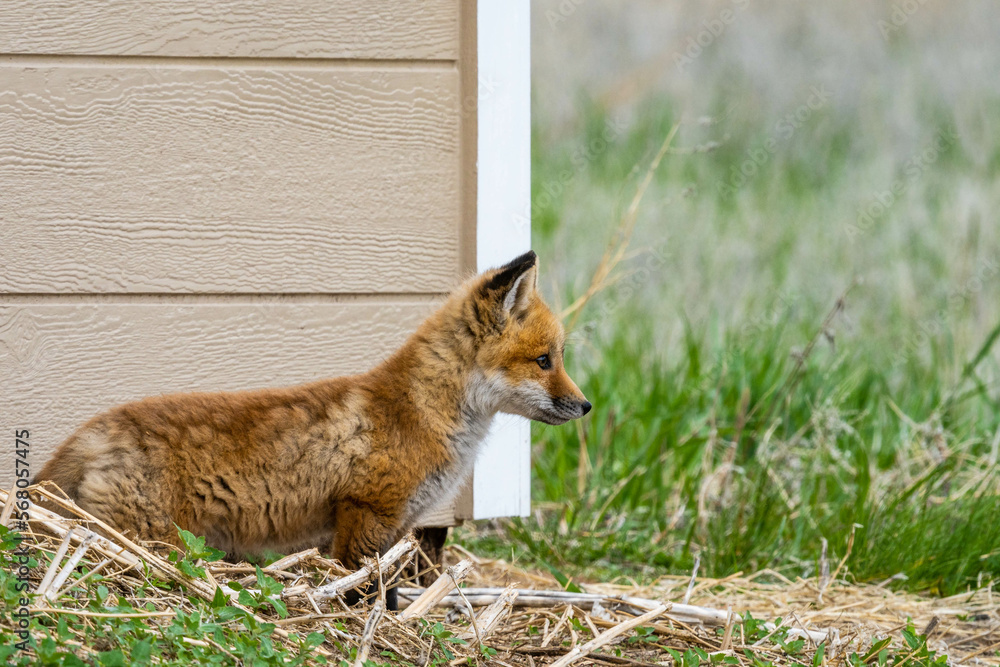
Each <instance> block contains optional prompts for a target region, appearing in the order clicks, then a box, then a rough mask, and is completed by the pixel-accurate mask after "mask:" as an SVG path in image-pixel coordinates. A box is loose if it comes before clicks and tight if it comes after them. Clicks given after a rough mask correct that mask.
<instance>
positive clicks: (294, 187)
mask: <svg viewBox="0 0 1000 667" xmlns="http://www.w3.org/2000/svg"><path fill="white" fill-rule="evenodd" d="M473 13H474V3H472V2H469V3H461V4H460V3H458V2H456V1H454V0H422V1H420V2H417V1H415V0H414V1H406V0H403V1H400V0H377V1H375V0H364V1H360V0H356V1H350V2H334V3H331V2H326V1H323V2H319V1H315V0H296V1H294V2H292V1H278V2H275V1H273V0H267V1H265V0H257V1H254V2H246V1H243V2H228V1H226V2H214V3H205V2H194V1H192V0H169V1H168V0H134V1H132V2H117V1H112V0H71V1H70V2H65V1H59V2H56V1H54V0H40V1H39V0H8V1H7V2H4V3H2V4H0V225H2V236H3V239H2V243H0V265H2V266H3V271H2V272H0V375H2V377H3V382H2V384H0V406H2V411H0V426H2V431H0V433H2V434H3V438H4V439H5V441H4V442H2V443H0V446H2V449H0V451H2V455H0V461H2V462H3V464H2V468H0V485H3V486H7V485H9V484H10V482H11V480H12V477H13V453H12V447H13V433H14V430H15V429H28V430H30V432H31V442H32V463H33V466H34V467H35V470H37V469H38V468H39V467H40V466H41V464H42V462H43V461H44V459H45V458H46V456H47V455H48V454H49V453H51V451H52V450H53V449H54V448H55V447H56V446H57V445H58V444H59V443H60V442H61V441H62V440H63V439H64V438H65V437H66V436H68V435H69V434H70V432H71V431H72V430H73V428H74V427H75V426H76V425H78V424H79V423H81V422H82V421H83V420H85V419H87V418H89V417H90V416H92V415H93V414H95V413H96V412H98V411H100V410H102V409H105V408H107V407H110V406H112V405H115V404H117V403H120V402H123V401H127V400H131V399H136V398H140V397H142V396H146V395H150V394H157V393H165V392H173V391H191V390H209V391H211V390H224V389H245V388H252V387H261V386H278V385H287V384H296V383H301V382H306V381H310V380H314V379H317V378H320V377H324V376H330V375H337V374H342V373H349V372H356V371H360V370H363V369H365V368H367V367H369V366H371V365H372V364H373V363H375V362H377V361H378V360H379V359H381V358H382V357H384V356H385V355H386V354H387V353H389V352H390V351H391V350H392V349H393V348H394V347H396V346H397V345H398V344H399V343H400V342H402V340H403V339H404V338H405V337H406V335H407V334H408V333H409V332H410V331H412V329H413V328H414V327H415V326H416V324H417V323H418V322H419V321H420V320H421V318H422V317H423V316H424V315H426V314H427V313H428V312H429V311H430V309H431V308H432V307H433V304H434V303H435V302H436V301H437V300H438V299H439V298H440V296H441V295H442V294H443V293H444V292H446V291H447V290H448V289H450V288H451V287H452V286H454V285H455V284H456V283H457V282H458V280H459V279H460V278H461V276H462V275H464V273H465V272H466V271H468V270H470V269H471V268H472V262H473V259H472V258H474V257H475V248H474V247H473V244H474V239H475V233H474V230H475V219H474V218H475V205H474V202H475V199H474V188H472V191H471V192H470V180H469V174H470V173H472V172H473V170H474V161H475V149H474V145H475V142H474V137H475V126H474V123H475V120H474V116H475V114H474V113H471V114H470V113H469V111H470V108H469V106H470V105H469V100H472V101H473V105H474V100H475V93H476V91H475V62H474V60H475V46H474V42H475V17H474V15H471V16H470V14H473ZM470 42H471V44H470ZM463 100H464V101H465V102H464V104H463ZM470 138H471V139H472V140H471V141H470ZM8 441H9V442H8Z"/></svg>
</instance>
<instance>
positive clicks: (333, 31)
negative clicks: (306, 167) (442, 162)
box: [0, 0, 459, 60]
mask: <svg viewBox="0 0 1000 667" xmlns="http://www.w3.org/2000/svg"><path fill="white" fill-rule="evenodd" d="M458 6H459V3H458V1H457V0H335V1H334V2H330V1H329V0H238V1H237V0H218V1H216V0H212V1H209V2H205V1H204V0H201V1H198V0H80V1H77V2H66V1H65V0H4V1H3V2H2V3H0V53H8V54H64V55H65V54H86V55H113V56H123V55H127V56H179V57H246V58H366V59H367V58H372V59H426V60H431V59H441V60H455V59H456V58H457V57H458V11H459V9H458Z"/></svg>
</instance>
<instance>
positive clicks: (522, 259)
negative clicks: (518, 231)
mask: <svg viewBox="0 0 1000 667" xmlns="http://www.w3.org/2000/svg"><path fill="white" fill-rule="evenodd" d="M537 263H538V255H537V254H535V251H534V250H529V251H528V252H526V253H524V254H523V255H519V256H518V257H515V258H514V259H512V260H510V261H509V262H507V264H505V265H504V266H503V267H502V268H503V269H514V268H516V269H520V270H521V271H526V270H527V269H528V268H530V267H532V266H534V265H535V264H537Z"/></svg>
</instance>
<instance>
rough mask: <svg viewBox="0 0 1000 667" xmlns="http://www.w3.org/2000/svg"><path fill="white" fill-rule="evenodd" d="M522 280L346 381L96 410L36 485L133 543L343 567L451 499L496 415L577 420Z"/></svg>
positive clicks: (484, 294)
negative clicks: (308, 551)
mask: <svg viewBox="0 0 1000 667" xmlns="http://www.w3.org/2000/svg"><path fill="white" fill-rule="evenodd" d="M536 272H537V267H536V257H535V254H534V253H528V254H526V255H523V256H521V257H519V258H517V259H515V260H514V261H513V262H511V263H510V264H508V265H506V266H504V267H500V268H498V269H493V270H491V271H487V272H485V273H483V274H481V275H479V276H476V277H474V278H472V279H470V280H469V281H467V282H466V283H464V284H463V285H462V286H461V287H459V288H458V289H457V290H456V291H455V292H454V293H453V294H452V295H450V296H449V298H448V299H447V301H446V302H445V303H444V304H443V305H442V306H441V307H440V308H439V309H438V310H437V312H435V313H434V314H432V315H431V316H430V317H429V318H428V319H427V320H426V321H425V322H424V323H423V324H422V325H421V326H420V327H419V328H418V329H417V331H416V332H415V333H414V334H413V335H412V336H411V337H410V338H409V340H407V342H406V343H405V344H404V345H403V346H402V347H401V348H400V349H399V350H398V351H397V352H396V353H395V354H394V355H393V356H392V357H390V358H389V359H387V360H386V361H385V362H384V363H382V364H381V365H379V366H377V367H376V368H374V369H372V370H371V371H369V372H368V373H364V374H362V375H356V376H352V377H343V378H335V379H331V380H324V381H321V382H315V383H312V384H307V385H302V386H298V387H291V388H285V389H268V390H261V391H250V392H239V393H200V394H177V395H170V396H158V397H154V398H147V399H145V400H142V401H138V402H135V403H129V404H126V405H122V406H120V407H117V408H114V409H112V410H109V411H108V412H105V413H103V414H101V415H99V416H97V417H95V418H94V419H92V420H90V421H89V422H87V423H86V424H84V425H83V426H82V427H81V428H80V429H79V430H78V431H77V432H76V433H75V434H74V435H73V436H71V437H70V438H69V439H68V440H67V441H66V442H65V443H63V444H62V446H61V447H60V448H59V449H58V451H57V452H56V454H55V456H54V457H53V458H52V459H51V460H50V461H49V462H48V464H47V465H45V467H44V468H43V469H42V471H41V472H40V473H39V475H38V477H37V479H36V481H42V480H53V481H55V482H56V483H57V484H59V486H60V487H61V488H62V489H63V490H64V491H66V492H67V493H68V494H69V495H70V496H71V497H72V498H73V499H74V500H76V502H77V503H79V504H80V506H81V507H83V508H84V509H86V510H88V511H89V512H91V513H93V514H94V515H95V516H97V517H99V518H101V519H103V520H105V521H107V522H108V523H110V524H112V525H115V526H116V527H117V528H119V529H122V530H129V531H134V532H135V533H136V535H137V536H138V537H139V538H142V539H151V540H161V541H164V542H169V543H175V544H176V543H177V539H178V538H177V534H176V530H175V528H174V526H173V524H174V523H176V524H177V525H179V526H180V527H182V528H185V529H187V530H189V531H191V532H193V533H195V534H196V535H205V536H206V537H207V540H208V543H209V544H211V545H213V546H215V547H217V548H220V549H222V550H224V551H226V552H228V553H231V554H237V555H243V554H254V553H260V552H262V551H279V552H280V551H289V550H292V549H297V548H299V547H304V546H314V545H320V546H322V547H324V548H326V547H329V548H330V549H331V551H332V553H333V555H334V557H336V558H338V559H340V560H341V561H342V562H343V563H345V564H346V565H347V566H349V567H355V566H357V565H358V564H359V560H360V559H361V557H362V556H371V555H373V554H375V553H376V552H383V551H384V550H385V549H386V548H387V547H389V546H390V545H392V544H393V543H394V542H395V541H396V540H398V539H399V538H400V537H401V536H402V535H403V534H404V533H405V532H406V531H408V530H409V529H410V528H411V527H412V526H413V524H414V522H415V521H416V520H417V519H419V517H420V514H421V513H422V512H424V511H426V510H427V509H429V508H430V506H431V505H433V504H436V503H438V502H442V501H444V500H446V499H447V497H453V496H454V494H456V493H457V491H458V489H459V488H460V486H461V483H462V482H463V480H464V478H465V477H466V476H467V475H468V473H469V472H470V471H471V466H472V463H473V461H474V460H475V455H476V452H477V449H478V446H479V444H480V443H481V441H482V440H483V437H484V436H485V434H486V430H487V428H488V427H489V424H490V422H491V421H492V419H493V416H494V415H495V414H496V413H497V412H498V411H502V412H511V413H516V414H521V415H524V416H526V417H529V418H532V419H541V420H544V421H546V422H549V423H562V422H564V421H567V420H568V419H571V418H575V417H579V416H582V415H583V414H585V413H586V411H587V410H589V408H590V404H589V403H587V402H586V399H585V398H584V396H583V394H582V393H581V392H580V390H579V388H577V386H576V385H575V384H574V383H573V381H572V380H571V379H570V378H569V376H568V375H567V374H566V371H565V369H564V368H563V364H562V352H563V342H564V334H563V329H562V326H561V324H560V323H559V321H558V319H557V318H556V317H555V316H554V315H553V314H552V312H551V311H550V310H549V309H548V307H546V305H545V304H544V303H543V301H542V299H541V297H540V296H539V294H538V292H537V289H536ZM543 355H547V356H548V360H545V359H540V358H542V357H543Z"/></svg>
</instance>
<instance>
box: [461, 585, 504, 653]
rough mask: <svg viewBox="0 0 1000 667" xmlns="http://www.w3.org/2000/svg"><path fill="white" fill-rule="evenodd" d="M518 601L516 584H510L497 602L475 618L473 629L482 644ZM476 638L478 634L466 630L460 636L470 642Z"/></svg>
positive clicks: (492, 603)
mask: <svg viewBox="0 0 1000 667" xmlns="http://www.w3.org/2000/svg"><path fill="white" fill-rule="evenodd" d="M466 599H468V598H466ZM516 599H517V589H515V588H514V584H510V585H509V586H507V588H505V589H503V592H502V593H501V594H500V595H499V597H497V599H496V600H494V601H493V602H491V603H490V604H489V605H488V606H487V607H486V608H485V609H483V610H482V611H481V612H479V616H476V617H475V618H473V620H472V623H473V624H474V627H473V629H475V630H476V631H477V632H478V637H479V642H480V643H482V641H483V640H484V639H486V638H487V637H489V636H490V634H491V633H492V632H493V630H495V629H496V627H497V625H499V623H500V621H501V620H503V617H504V616H505V615H506V614H507V613H509V612H510V610H511V609H512V608H513V606H514V600H516ZM470 604H471V603H470ZM475 636H476V632H473V631H472V630H466V631H465V632H464V633H462V634H461V635H460V636H459V638H460V639H465V640H469V639H472V638H474V637H475Z"/></svg>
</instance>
